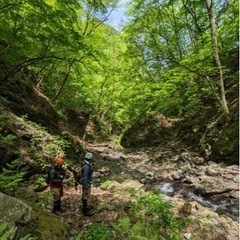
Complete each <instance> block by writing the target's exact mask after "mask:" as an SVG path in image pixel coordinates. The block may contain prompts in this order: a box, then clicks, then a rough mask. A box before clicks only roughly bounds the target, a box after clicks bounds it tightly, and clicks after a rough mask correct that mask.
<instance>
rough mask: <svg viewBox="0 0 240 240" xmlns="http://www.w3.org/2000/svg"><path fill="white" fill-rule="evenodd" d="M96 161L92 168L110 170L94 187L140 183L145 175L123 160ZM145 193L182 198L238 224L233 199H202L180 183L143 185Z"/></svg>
mask: <svg viewBox="0 0 240 240" xmlns="http://www.w3.org/2000/svg"><path fill="white" fill-rule="evenodd" d="M95 159H96V160H97V161H96V162H97V164H96V165H97V166H96V165H95V167H94V168H98V169H99V168H101V167H103V166H107V167H108V168H109V170H110V173H109V174H107V175H105V176H102V177H101V179H98V180H99V181H98V182H95V185H98V186H99V185H100V184H101V183H102V182H104V181H106V180H112V181H117V182H119V183H122V182H124V181H126V180H127V179H133V180H138V181H140V180H141V179H143V178H144V177H146V175H145V174H144V173H142V172H140V171H138V170H137V169H130V168H127V167H126V166H125V165H124V160H122V159H111V158H110V159H109V158H108V159H105V158H103V157H102V156H101V155H99V154H97V155H95ZM144 189H145V191H149V190H151V189H156V190H158V191H159V194H163V195H165V196H166V197H167V198H173V197H174V198H183V199H184V200H185V201H190V202H191V201H196V202H198V203H199V204H201V205H202V206H204V207H208V208H211V209H212V210H214V211H215V212H217V213H218V214H219V215H222V214H224V215H227V216H228V217H230V218H231V219H233V220H234V221H237V222H239V201H238V199H235V198H229V197H228V198H227V197H224V196H223V195H213V196H209V197H205V196H204V197H203V196H201V195H199V194H198V193H195V191H194V189H193V188H192V187H191V186H190V185H189V184H186V183H181V182H178V181H172V182H160V181H155V182H148V183H147V184H145V185H144Z"/></svg>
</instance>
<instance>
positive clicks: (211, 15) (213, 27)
mask: <svg viewBox="0 0 240 240" xmlns="http://www.w3.org/2000/svg"><path fill="white" fill-rule="evenodd" d="M205 1H206V4H207V11H208V17H209V21H210V25H211V38H212V46H213V56H214V59H215V63H216V66H217V68H218V70H219V77H220V86H221V104H222V108H223V110H224V112H225V113H227V114H228V113H229V110H228V106H227V101H226V96H225V89H224V79H223V70H222V65H221V61H220V58H219V53H218V42H217V30H216V23H215V18H214V13H213V2H212V0H205Z"/></svg>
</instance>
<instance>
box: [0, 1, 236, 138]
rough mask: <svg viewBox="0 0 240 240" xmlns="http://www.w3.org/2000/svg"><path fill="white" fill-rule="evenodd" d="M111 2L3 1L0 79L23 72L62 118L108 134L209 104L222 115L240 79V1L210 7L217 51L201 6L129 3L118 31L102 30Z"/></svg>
mask: <svg viewBox="0 0 240 240" xmlns="http://www.w3.org/2000/svg"><path fill="white" fill-rule="evenodd" d="M116 4H117V1H115V0H108V1H107V0H106V1H105V0H103V1H80V2H79V1H77V0H71V1H70V2H68V4H65V2H64V1H62V0H59V1H55V0H45V1H32V0H30V1H26V0H24V1H6V0H0V16H1V19H2V24H1V26H0V32H1V36H0V58H1V66H0V67H1V68H2V72H3V73H4V74H3V75H2V80H1V81H8V80H9V79H10V78H11V76H13V75H16V74H18V73H19V72H22V73H24V74H25V75H26V78H32V80H33V81H34V82H35V83H36V84H37V86H38V87H39V88H41V90H42V91H43V92H44V93H45V94H46V95H47V96H48V97H50V99H51V100H52V102H54V103H55V106H56V107H57V108H58V109H61V111H62V112H64V110H65V109H73V110H75V111H77V112H85V113H88V114H89V115H90V117H92V118H94V119H96V120H97V121H98V122H100V125H101V127H102V131H103V132H105V133H107V134H110V133H112V132H113V130H114V131H118V129H119V127H121V126H123V124H124V126H126V125H125V124H126V123H131V122H133V121H135V120H137V119H139V118H141V117H142V116H145V115H151V114H156V113H164V114H166V115H168V116H173V117H176V116H183V115H191V114H197V113H198V112H199V111H201V110H202V109H203V108H204V107H205V106H206V105H208V104H211V105H213V106H216V111H225V112H227V110H228V109H226V107H227V104H229V101H228V95H229V94H230V93H231V91H232V89H231V86H232V85H234V84H235V83H237V81H238V76H237V68H238V67H237V64H232V61H231V59H235V58H236V56H237V55H238V23H239V21H238V1H237V0H231V1H223V0H214V1H213V5H212V6H213V8H212V9H211V10H212V12H213V17H214V20H215V22H216V26H217V31H216V37H217V38H216V39H217V40H218V45H217V46H216V42H213V38H212V36H213V32H212V31H211V24H210V19H209V14H208V9H207V6H206V3H205V1H199V0H194V1H185V0H181V1H172V0H164V1H163V0H162V1H156V0H151V1H143V0H138V1H133V2H132V3H129V4H128V6H129V7H128V22H127V24H126V26H125V27H124V28H123V30H122V32H121V33H119V32H117V31H116V30H115V29H113V28H111V27H110V26H108V25H107V22H106V19H107V16H108V13H109V9H111V8H114V7H115V6H116ZM213 49H217V51H213ZM216 52H217V53H218V54H219V58H220V60H221V62H220V63H221V65H220V67H219V66H217V65H216V62H215V61H214V58H215V53H216ZM6 66H7V67H6ZM220 70H221V71H222V72H223V76H222V75H221V76H220V75H219V74H220V73H219V71H220ZM221 79H222V80H223V81H222V82H221V81H220V80H221ZM224 86H225V88H224ZM225 95H226V99H227V103H226V106H224V99H225Z"/></svg>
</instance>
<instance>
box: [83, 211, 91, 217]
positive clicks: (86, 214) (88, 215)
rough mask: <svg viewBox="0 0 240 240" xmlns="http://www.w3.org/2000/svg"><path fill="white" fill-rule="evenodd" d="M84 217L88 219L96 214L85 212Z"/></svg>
mask: <svg viewBox="0 0 240 240" xmlns="http://www.w3.org/2000/svg"><path fill="white" fill-rule="evenodd" d="M83 215H84V216H86V217H91V216H93V215H94V212H92V211H83Z"/></svg>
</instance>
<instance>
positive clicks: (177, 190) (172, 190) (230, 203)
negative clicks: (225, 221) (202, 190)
mask: <svg viewBox="0 0 240 240" xmlns="http://www.w3.org/2000/svg"><path fill="white" fill-rule="evenodd" d="M155 188H156V189H158V190H159V192H160V193H162V194H165V195H166V196H168V197H169V198H171V197H175V198H183V199H185V200H188V201H196V202H198V203H199V204H201V205H202V206H205V207H208V208H211V209H213V210H214V211H215V212H217V213H218V214H225V215H227V216H229V217H230V218H232V219H233V220H234V221H237V222H239V202H238V201H237V200H236V199H229V198H224V197H222V196H221V197H216V196H212V197H202V196H200V195H197V194H195V193H194V191H193V189H192V188H191V187H189V186H187V185H184V184H182V183H172V182H163V183H161V184H159V185H156V186H155Z"/></svg>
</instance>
